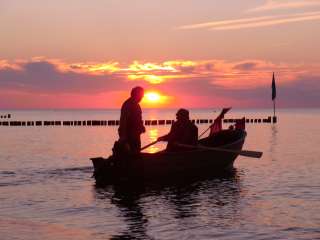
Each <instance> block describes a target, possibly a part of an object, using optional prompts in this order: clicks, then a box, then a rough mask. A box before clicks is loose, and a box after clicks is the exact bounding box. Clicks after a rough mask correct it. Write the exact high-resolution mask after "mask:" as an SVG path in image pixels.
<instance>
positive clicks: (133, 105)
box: [118, 87, 146, 153]
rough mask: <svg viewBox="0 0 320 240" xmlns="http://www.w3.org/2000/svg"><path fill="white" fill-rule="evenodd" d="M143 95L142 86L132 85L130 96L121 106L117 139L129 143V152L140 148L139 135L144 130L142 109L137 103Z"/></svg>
mask: <svg viewBox="0 0 320 240" xmlns="http://www.w3.org/2000/svg"><path fill="white" fill-rule="evenodd" d="M143 96H144V89H143V88H142V87H134V88H132V90H131V96H130V98H128V99H127V100H126V101H125V102H124V103H123V104H122V107H121V115H120V126H119V129H118V132H119V141H120V143H124V144H127V145H129V148H130V152H132V153H139V152H140V148H141V140H140V135H141V134H142V133H144V132H145V131H146V129H145V127H144V125H143V121H142V111H141V107H140V105H139V103H140V101H141V100H142V98H143Z"/></svg>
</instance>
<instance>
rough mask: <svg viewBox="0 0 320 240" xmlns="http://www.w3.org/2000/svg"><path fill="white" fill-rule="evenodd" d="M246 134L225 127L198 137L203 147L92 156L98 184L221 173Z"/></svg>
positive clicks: (231, 159)
mask: <svg viewBox="0 0 320 240" xmlns="http://www.w3.org/2000/svg"><path fill="white" fill-rule="evenodd" d="M246 135H247V133H246V131H244V130H241V129H236V130H229V129H228V130H222V131H220V132H218V133H216V134H214V135H213V136H210V137H207V138H203V139H200V140H199V146H204V147H203V148H196V147H195V148H186V149H185V150H183V151H179V152H168V151H165V150H164V151H160V152H157V153H144V152H143V153H140V154H139V155H138V156H137V155H136V156H128V155H127V156H121V157H118V156H117V157H116V156H114V155H112V156H110V157H109V158H103V157H96V158H91V160H92V163H93V166H94V177H95V179H96V183H97V184H109V183H115V182H118V181H128V180H129V181H131V180H141V181H162V180H169V179H176V178H178V179H186V178H196V177H203V176H214V175H217V174H222V173H224V172H226V171H230V170H231V169H233V163H234V161H235V159H236V158H237V156H238V155H239V154H238V152H239V151H241V150H242V146H243V144H244V141H245V138H246ZM224 150H226V151H224ZM230 150H231V151H230Z"/></svg>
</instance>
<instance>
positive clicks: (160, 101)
mask: <svg viewBox="0 0 320 240" xmlns="http://www.w3.org/2000/svg"><path fill="white" fill-rule="evenodd" d="M171 101H172V97H170V96H166V95H163V94H162V93H160V92H158V91H156V90H149V91H146V93H145V94H144V97H143V99H142V101H141V104H142V107H147V108H154V107H165V106H168V104H170V103H171Z"/></svg>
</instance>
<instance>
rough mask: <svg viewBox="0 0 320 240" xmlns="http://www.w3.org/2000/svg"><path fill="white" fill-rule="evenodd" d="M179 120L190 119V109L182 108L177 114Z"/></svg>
mask: <svg viewBox="0 0 320 240" xmlns="http://www.w3.org/2000/svg"><path fill="white" fill-rule="evenodd" d="M176 116H177V120H178V121H188V120H189V111H188V110H187V109H184V108H180V109H179V110H178V112H177V114H176Z"/></svg>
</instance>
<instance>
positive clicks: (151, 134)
mask: <svg viewBox="0 0 320 240" xmlns="http://www.w3.org/2000/svg"><path fill="white" fill-rule="evenodd" d="M147 134H148V139H149V140H150V142H154V141H156V140H157V139H158V137H159V131H158V129H155V128H153V129H150V130H148V131H147ZM159 150H160V148H159V147H157V146H156V145H152V146H151V147H149V148H148V149H147V152H149V153H155V152H158V151H159Z"/></svg>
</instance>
